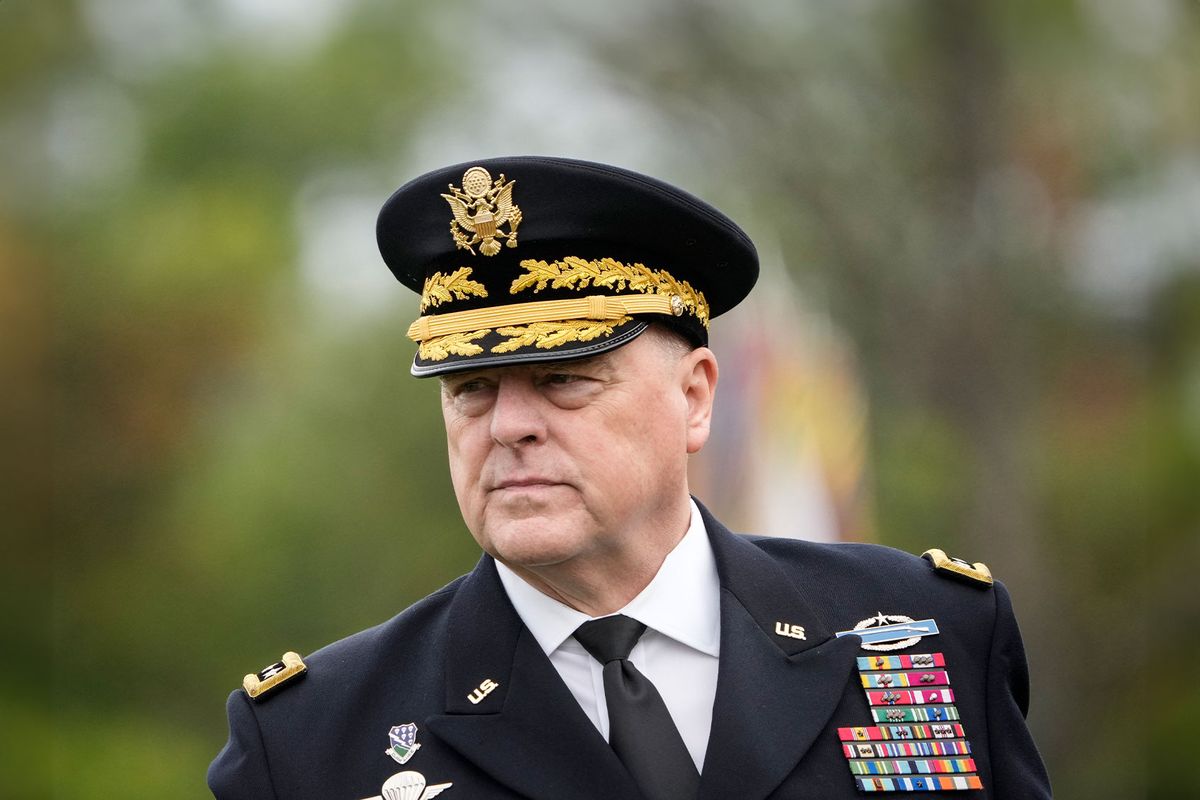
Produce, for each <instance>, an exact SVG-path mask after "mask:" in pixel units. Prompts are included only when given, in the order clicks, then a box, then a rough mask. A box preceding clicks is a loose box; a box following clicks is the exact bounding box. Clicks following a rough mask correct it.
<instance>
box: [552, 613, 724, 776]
mask: <svg viewBox="0 0 1200 800" xmlns="http://www.w3.org/2000/svg"><path fill="white" fill-rule="evenodd" d="M645 630H646V626H645V625H643V624H642V623H640V622H638V621H637V620H635V619H630V618H629V617H626V616H621V615H618V616H615V617H604V618H602V619H594V620H591V621H590V622H585V623H583V624H582V625H580V626H579V628H578V630H576V631H575V638H576V640H578V641H579V643H580V644H581V645H583V649H584V650H587V651H588V652H589V653H591V655H592V658H594V659H596V660H597V661H599V662H600V663H601V664H603V665H604V697H605V699H606V700H607V702H608V743H609V744H610V745H612V749H613V750H615V751H616V753H617V758H619V759H621V762H622V763H623V764H624V765H625V768H626V769H628V770H629V772H630V774H631V775H633V779H634V780H635V781H637V783H638V786H640V787H641V789H642V793H643V794H644V795H646V797H647V798H648V800H694V799H695V797H696V792H697V791H698V790H699V788H700V774H699V773H698V772H697V771H696V762H694V761H692V757H691V755H689V754H688V750H687V747H686V746H685V745H684V743H683V738H682V737H680V735H679V731H678V729H676V727H675V723H674V722H672V721H671V714H670V712H669V711H667V707H666V705H665V704H664V703H663V699H662V697H661V696H660V695H659V694H658V690H657V689H655V688H654V684H653V683H651V682H650V679H649V678H647V677H646V676H645V675H643V674H642V673H640V672H638V670H637V667H635V666H633V664H632V663H630V661H629V651H631V650H633V646H634V645H635V644H637V640H638V639H639V638H640V637H641V635H642V633H643V632H644V631H645Z"/></svg>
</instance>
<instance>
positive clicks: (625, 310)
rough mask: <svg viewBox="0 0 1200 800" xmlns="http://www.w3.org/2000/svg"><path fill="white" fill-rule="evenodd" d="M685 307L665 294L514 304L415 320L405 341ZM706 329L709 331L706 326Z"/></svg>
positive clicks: (673, 312) (678, 312) (677, 311)
mask: <svg viewBox="0 0 1200 800" xmlns="http://www.w3.org/2000/svg"><path fill="white" fill-rule="evenodd" d="M684 310H685V306H684V303H683V300H682V298H680V297H679V295H668V294H650V295H647V294H628V295H607V294H594V295H589V296H587V297H578V298H571V299H568V300H541V301H538V302H533V303H513V304H510V305H505V306H491V307H488V308H476V309H472V310H470V311H455V312H454V313H451V314H433V315H428V316H422V317H418V318H417V319H416V320H415V321H414V322H413V324H412V325H410V326H408V338H410V339H412V340H413V341H415V342H424V341H428V340H429V339H432V338H434V337H437V336H446V335H448V334H452V333H463V332H465V331H477V330H481V329H483V328H499V327H502V326H511V325H529V324H531V323H534V322H557V321H560V320H570V319H594V320H613V319H620V318H622V317H627V316H631V315H633V314H666V315H670V316H676V317H678V316H682V315H683V313H684ZM705 327H708V326H707V325H705Z"/></svg>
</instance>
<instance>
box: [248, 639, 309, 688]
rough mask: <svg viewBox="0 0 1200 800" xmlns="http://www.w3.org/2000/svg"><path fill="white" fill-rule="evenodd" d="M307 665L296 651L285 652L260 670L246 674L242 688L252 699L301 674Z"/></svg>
mask: <svg viewBox="0 0 1200 800" xmlns="http://www.w3.org/2000/svg"><path fill="white" fill-rule="evenodd" d="M307 669H308V667H306V666H304V662H303V661H301V660H300V655H299V654H298V653H293V652H290V651H289V652H287V653H284V654H283V658H282V659H280V660H279V661H276V662H275V663H274V664H272V665H271V666H269V667H267V668H266V669H264V670H263V671H262V672H258V673H253V674H250V675H247V676H246V677H245V678H243V679H242V688H244V689H245V690H246V694H248V695H250V697H252V698H254V699H256V700H257V699H258V698H260V697H262V696H263V695H264V694H266V693H267V692H269V691H271V690H272V689H274V688H275V687H276V686H279V685H280V684H282V683H286V682H287V681H290V680H292V679H293V678H296V677H298V676H300V675H303V674H304V672H305V671H306V670H307Z"/></svg>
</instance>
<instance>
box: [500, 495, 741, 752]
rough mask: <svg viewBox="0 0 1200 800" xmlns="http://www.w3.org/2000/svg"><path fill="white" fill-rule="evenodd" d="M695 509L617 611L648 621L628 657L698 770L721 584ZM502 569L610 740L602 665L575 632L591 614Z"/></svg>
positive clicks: (507, 585)
mask: <svg viewBox="0 0 1200 800" xmlns="http://www.w3.org/2000/svg"><path fill="white" fill-rule="evenodd" d="M691 508H692V519H691V523H690V524H689V526H688V530H687V533H686V534H685V535H684V537H683V539H681V540H680V542H679V544H677V545H676V546H675V549H674V550H672V551H671V552H670V554H669V555H668V556H667V558H666V560H665V561H663V565H662V567H660V568H659V570H658V574H657V575H655V576H654V579H653V580H652V581H650V584H649V585H648V586H646V588H645V589H643V590H642V592H641V593H640V594H639V595H638V596H637V597H635V598H633V600H631V601H630V603H629V605H627V606H625V607H624V608H622V609H621V610H620V611H618V612H617V613H619V614H624V615H625V616H627V617H632V618H633V619H636V620H637V621H638V622H641V623H643V624H644V625H645V626H646V632H645V633H644V634H642V638H641V639H640V640H639V641H638V643H637V644H636V645H635V646H634V648H633V651H632V652H631V653H630V654H629V660H630V661H632V662H633V664H634V666H636V667H637V668H638V670H639V671H641V673H642V674H643V675H645V676H646V677H647V678H649V679H650V681H651V682H652V683H653V684H654V686H655V688H657V689H658V693H659V694H660V695H662V699H663V703H664V704H665V705H666V706H667V710H668V711H670V712H671V718H672V719H673V720H674V722H675V727H676V728H678V729H679V734H680V736H682V737H683V743H684V744H685V745H686V746H687V749H688V753H690V754H691V756H692V760H693V761H695V762H696V769H697V770H703V767H704V752H705V750H706V749H707V747H708V735H709V731H710V730H711V729H712V713H713V701H714V700H715V699H716V696H717V657H718V656H719V655H720V651H721V584H720V580H719V579H718V577H717V562H716V559H715V558H714V557H713V552H712V546H711V545H709V543H708V533H707V532H706V531H705V529H704V521H703V520H702V519H701V518H700V510H699V509H698V508H696V504H695V503H694V502H693V503H692V504H691ZM496 568H497V570H498V571H499V573H500V581H501V582H502V583H503V584H504V590H505V591H506V592H507V593H508V597H509V600H511V601H512V604H513V606H514V607H515V608H516V609H517V614H519V615H520V617H521V620H522V621H523V622H524V623H525V626H526V627H527V628H529V630H530V632H531V633H532V634H533V636H534V638H535V639H536V640H537V642H538V644H539V645H541V648H542V650H543V651H545V653H546V655H547V656H548V657H549V658H550V663H551V664H553V665H554V668H555V669H556V670H558V674H559V675H561V676H562V679H563V682H564V683H566V684H567V688H568V689H570V690H571V694H572V695H574V696H575V699H576V700H577V701H578V702H579V705H580V707H581V708H583V711H584V713H585V714H587V716H588V719H590V720H591V721H592V724H594V725H595V726H596V728H597V729H598V730H599V731H600V735H602V736H603V737H604V738H605V740H606V741H607V740H608V706H607V705H606V703H605V700H604V680H603V666H602V665H601V664H600V662H598V661H597V660H596V659H594V658H592V657H591V656H590V655H589V654H588V653H587V651H586V650H584V649H583V645H581V644H579V642H577V641H575V638H574V637H573V636H572V635H571V634H573V633H574V632H575V629H576V628H578V627H579V626H580V625H582V624H583V623H585V622H587V621H588V620H589V619H592V618H591V617H589V616H588V615H586V614H584V613H582V612H580V611H576V610H575V609H573V608H571V607H570V606H566V605H564V604H562V603H560V602H559V601H557V600H555V599H554V598H552V597H549V596H547V595H545V594H542V593H541V592H540V591H538V590H537V589H535V588H533V587H532V586H530V585H529V584H528V583H526V582H525V581H524V580H522V579H521V578H520V577H519V576H518V575H517V574H516V573H514V572H513V571H512V570H510V569H509V568H508V567H506V566H504V565H503V564H501V563H499V562H497V563H496Z"/></svg>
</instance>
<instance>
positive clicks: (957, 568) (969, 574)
mask: <svg viewBox="0 0 1200 800" xmlns="http://www.w3.org/2000/svg"><path fill="white" fill-rule="evenodd" d="M921 558H924V559H926V560H928V561H929V563H931V564H933V568H934V569H935V570H937V571H938V573H940V574H942V575H946V576H947V577H951V578H960V579H962V580H965V581H967V582H968V583H977V584H983V585H984V586H991V585H992V583H993V581H992V571H991V570H990V569H988V568H987V564H984V563H983V562H982V561H976V562H975V563H974V564H971V563H968V562H966V561H963V560H962V559H961V558H953V557H951V556H948V555H946V551H944V550H939V549H937V548H936V547H934V548H932V549H929V550H926V551H925V552H924V553H922V554H921Z"/></svg>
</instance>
